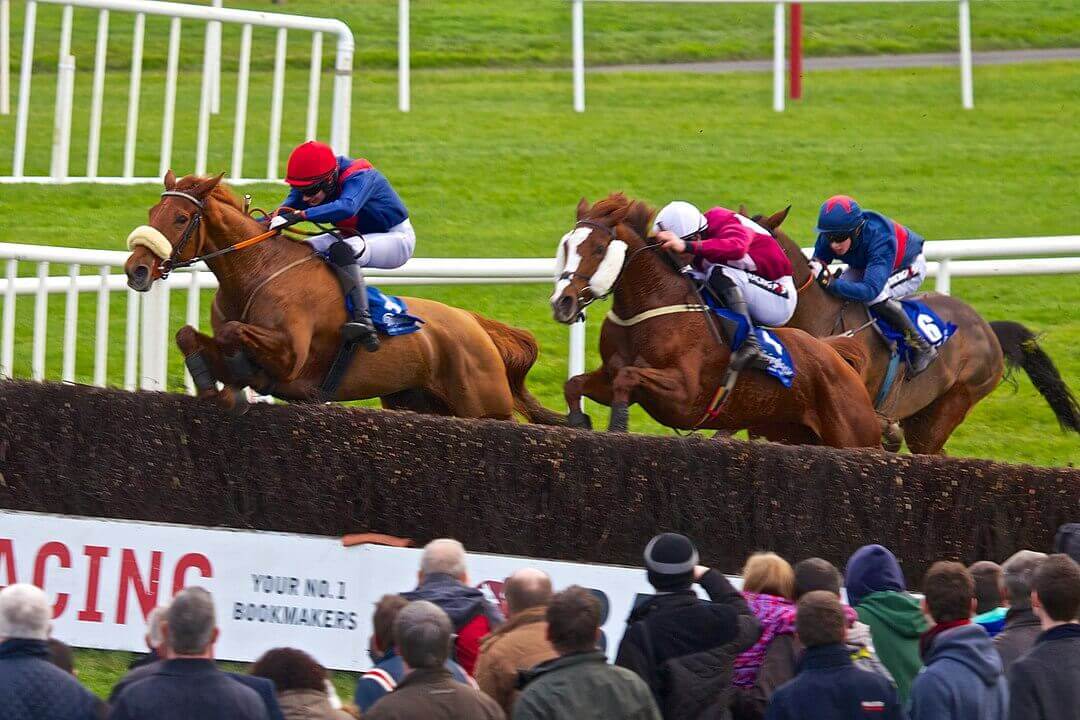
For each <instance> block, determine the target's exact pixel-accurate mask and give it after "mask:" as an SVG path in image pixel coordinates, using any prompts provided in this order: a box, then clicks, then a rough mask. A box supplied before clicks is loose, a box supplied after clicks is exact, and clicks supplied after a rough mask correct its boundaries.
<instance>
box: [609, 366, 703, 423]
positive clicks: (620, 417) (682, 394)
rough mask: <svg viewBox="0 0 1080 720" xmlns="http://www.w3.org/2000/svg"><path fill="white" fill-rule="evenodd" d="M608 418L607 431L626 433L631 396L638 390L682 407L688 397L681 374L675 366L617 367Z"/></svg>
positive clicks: (684, 405)
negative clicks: (609, 417)
mask: <svg viewBox="0 0 1080 720" xmlns="http://www.w3.org/2000/svg"><path fill="white" fill-rule="evenodd" d="M611 387H612V399H611V421H610V422H609V423H608V430H609V431H611V432H626V431H627V430H629V426H630V400H631V395H632V394H633V393H634V392H635V391H638V390H641V391H644V392H647V393H650V394H652V395H656V396H658V397H661V398H663V399H664V400H665V401H667V402H671V403H674V404H676V406H678V407H686V406H687V405H688V404H689V403H688V401H689V397H688V396H687V393H686V383H685V381H684V378H683V374H682V372H681V371H680V370H678V369H677V368H639V367H634V366H632V365H628V366H626V367H622V368H619V371H618V372H617V373H615V380H614V382H612V384H611Z"/></svg>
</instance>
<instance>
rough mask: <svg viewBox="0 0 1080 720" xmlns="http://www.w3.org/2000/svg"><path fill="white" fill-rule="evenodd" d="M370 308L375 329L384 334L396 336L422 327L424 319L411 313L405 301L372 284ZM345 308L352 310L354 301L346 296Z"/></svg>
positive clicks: (369, 290)
mask: <svg viewBox="0 0 1080 720" xmlns="http://www.w3.org/2000/svg"><path fill="white" fill-rule="evenodd" d="M367 296H368V308H369V309H370V310H371V320H372V322H374V323H375V329H376V330H378V331H379V332H381V333H383V334H384V335H389V336H391V337H394V336H396V335H408V334H409V333H414V332H416V331H417V330H419V329H420V326H421V325H422V324H423V322H424V321H423V320H421V319H420V318H418V317H416V316H415V315H410V314H409V311H408V308H406V307H405V301H404V300H402V299H401V298H399V297H394V296H393V295H387V294H386V293H384V292H383V291H382V290H380V289H379V288H377V287H373V286H371V285H368V286H367ZM345 309H346V310H347V311H349V312H350V313H351V312H352V303H351V302H349V298H347V297H346V298H345Z"/></svg>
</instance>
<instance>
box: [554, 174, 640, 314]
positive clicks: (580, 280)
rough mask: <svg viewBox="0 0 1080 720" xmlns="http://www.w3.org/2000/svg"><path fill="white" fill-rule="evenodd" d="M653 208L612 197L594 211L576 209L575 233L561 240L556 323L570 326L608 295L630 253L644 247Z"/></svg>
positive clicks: (581, 204)
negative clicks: (596, 302) (631, 250)
mask: <svg viewBox="0 0 1080 720" xmlns="http://www.w3.org/2000/svg"><path fill="white" fill-rule="evenodd" d="M652 214H653V213H652V209H651V208H649V206H647V205H646V204H645V203H643V202H637V201H633V200H630V199H629V198H627V197H626V196H625V195H623V194H622V193H613V194H611V195H609V196H608V197H607V198H606V199H604V200H600V201H599V202H597V203H596V204H595V205H592V206H591V207H590V205H589V202H588V201H587V200H586V199H585V198H581V202H579V203H578V206H577V223H575V225H574V229H573V230H571V231H570V232H568V233H566V234H565V235H563V236H562V239H561V240H559V248H558V251H557V253H556V256H555V292H554V293H552V295H551V309H552V312H553V314H554V316H555V320H557V321H558V322H561V323H572V322H574V320H575V319H577V316H578V315H579V314H580V312H581V311H582V310H584V309H585V307H586V306H587V305H589V303H591V302H593V301H594V300H597V299H599V298H603V297H605V296H607V295H608V294H609V293H610V292H611V291H612V290H613V289H614V287H615V283H616V282H617V281H618V279H619V275H620V274H622V271H623V268H624V266H625V264H626V253H627V250H628V249H635V248H638V247H640V246H641V245H642V244H643V243H644V242H645V238H646V237H647V236H648V234H649V221H650V220H651V218H652Z"/></svg>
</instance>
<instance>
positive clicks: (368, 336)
mask: <svg viewBox="0 0 1080 720" xmlns="http://www.w3.org/2000/svg"><path fill="white" fill-rule="evenodd" d="M341 339H342V340H343V341H345V342H347V343H354V342H359V343H360V344H361V345H363V346H364V349H365V350H367V351H368V352H375V351H376V350H378V349H379V334H378V332H377V331H376V330H375V326H374V325H373V324H372V323H371V320H367V322H364V321H363V320H350V321H349V322H347V323H345V324H344V325H342V326H341Z"/></svg>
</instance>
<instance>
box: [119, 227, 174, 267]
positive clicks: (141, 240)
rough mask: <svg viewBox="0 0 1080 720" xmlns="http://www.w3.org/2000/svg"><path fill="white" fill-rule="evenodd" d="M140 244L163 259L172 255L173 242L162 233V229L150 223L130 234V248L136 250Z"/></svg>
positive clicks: (128, 244) (128, 241)
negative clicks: (151, 225)
mask: <svg viewBox="0 0 1080 720" xmlns="http://www.w3.org/2000/svg"><path fill="white" fill-rule="evenodd" d="M139 246H142V247H144V248H146V249H147V250H149V251H150V252H152V253H154V255H157V256H158V257H159V258H161V259H162V260H168V259H169V256H170V255H172V243H170V242H169V241H168V239H166V237H165V236H164V235H162V234H161V231H160V230H158V229H157V228H155V227H150V226H149V225H140V226H139V227H137V228H135V229H134V230H132V231H131V232H130V233H129V234H128V237H127V248H128V250H134V249H135V248H137V247H139Z"/></svg>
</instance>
